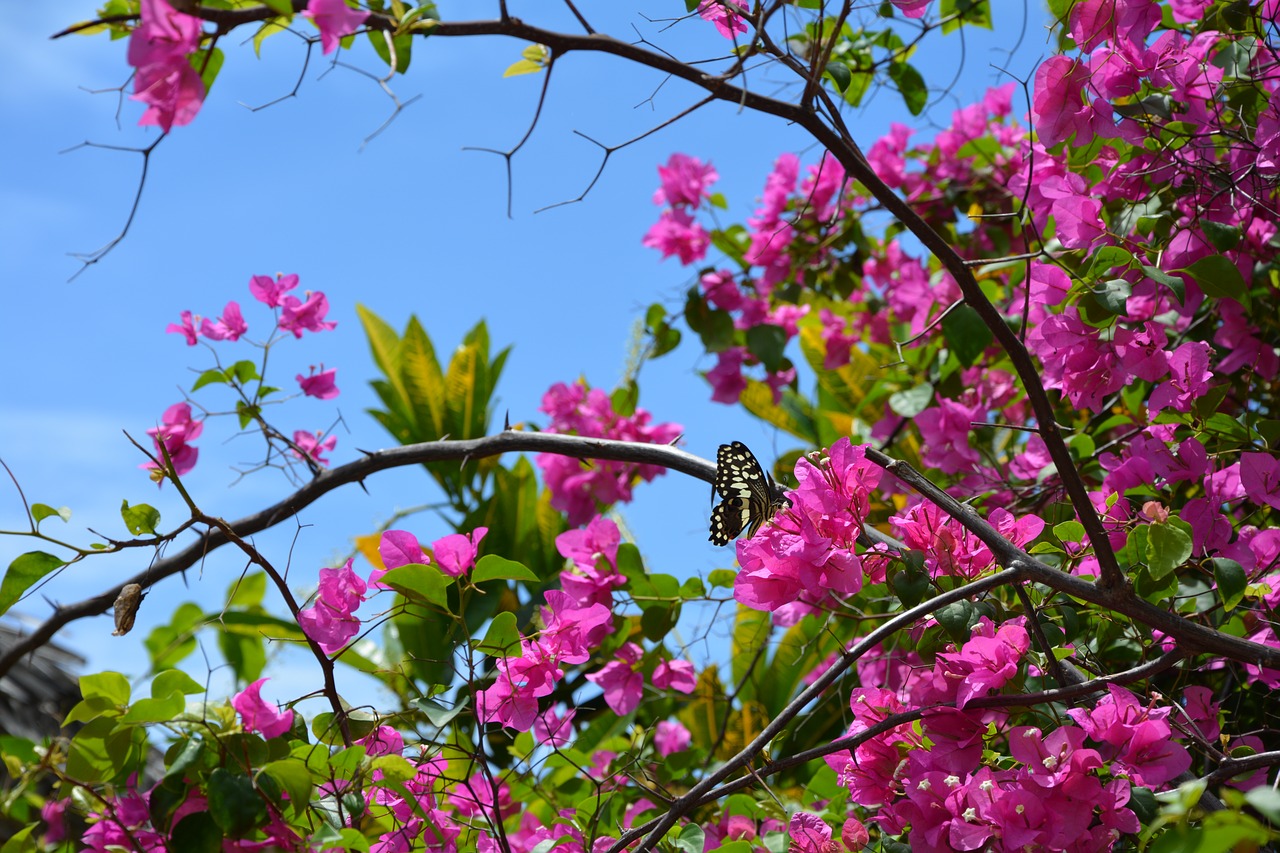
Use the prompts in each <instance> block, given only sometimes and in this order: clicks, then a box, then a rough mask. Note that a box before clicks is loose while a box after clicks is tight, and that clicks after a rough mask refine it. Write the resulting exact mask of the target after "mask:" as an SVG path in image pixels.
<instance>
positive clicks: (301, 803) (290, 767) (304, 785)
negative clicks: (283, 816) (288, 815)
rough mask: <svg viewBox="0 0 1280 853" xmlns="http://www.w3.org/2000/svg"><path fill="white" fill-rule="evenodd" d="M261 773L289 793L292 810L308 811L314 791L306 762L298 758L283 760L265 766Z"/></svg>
mask: <svg viewBox="0 0 1280 853" xmlns="http://www.w3.org/2000/svg"><path fill="white" fill-rule="evenodd" d="M261 772H263V773H265V774H267V775H268V776H270V777H271V778H272V779H274V780H275V781H276V784H278V785H279V786H280V788H281V789H282V790H284V791H286V792H288V794H289V804H290V806H291V807H292V808H294V809H296V810H297V812H299V813H301V812H303V811H305V810H306V808H307V804H308V803H310V802H311V791H312V781H311V773H310V772H309V771H308V770H307V765H306V762H303V761H300V760H299V759H297V758H281V759H279V760H278V761H270V762H267V763H266V764H264V765H263V766H262V771H261Z"/></svg>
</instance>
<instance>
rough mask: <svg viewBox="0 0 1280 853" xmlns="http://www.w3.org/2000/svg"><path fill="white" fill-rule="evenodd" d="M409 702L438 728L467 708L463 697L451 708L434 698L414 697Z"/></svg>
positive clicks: (447, 723) (441, 727)
mask: <svg viewBox="0 0 1280 853" xmlns="http://www.w3.org/2000/svg"><path fill="white" fill-rule="evenodd" d="M409 704H410V705H412V706H413V707H415V708H417V709H418V710H419V711H421V712H422V713H423V714H425V715H426V717H427V720H428V721H430V723H431V725H433V726H435V727H436V728H438V729H443V728H444V727H445V726H447V725H449V723H451V722H453V718H454V717H456V716H458V715H459V714H461V713H462V712H463V711H465V710H466V709H467V701H466V699H465V698H464V699H463V701H461V702H459V703H458V704H457V705H454V706H453V707H452V708H446V707H445V706H444V705H441V704H440V703H439V702H437V701H435V700H434V699H414V700H412V701H411V702H410V703H409Z"/></svg>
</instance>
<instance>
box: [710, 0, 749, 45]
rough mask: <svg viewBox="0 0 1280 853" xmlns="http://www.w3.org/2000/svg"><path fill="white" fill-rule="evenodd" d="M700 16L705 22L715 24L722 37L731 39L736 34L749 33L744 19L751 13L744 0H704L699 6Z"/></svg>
mask: <svg viewBox="0 0 1280 853" xmlns="http://www.w3.org/2000/svg"><path fill="white" fill-rule="evenodd" d="M698 14H699V15H701V16H702V19H703V20H704V21H710V22H711V23H713V24H715V25H716V29H717V30H719V31H720V35H722V36H724V37H725V38H727V39H731V38H733V37H734V35H735V34H736V33H745V32H746V31H747V22H746V21H744V20H743V17H744V16H746V15H748V14H750V13H749V12H748V11H747V5H746V3H745V2H743V0H702V2H701V3H699V4H698Z"/></svg>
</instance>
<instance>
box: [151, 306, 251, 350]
mask: <svg viewBox="0 0 1280 853" xmlns="http://www.w3.org/2000/svg"><path fill="white" fill-rule="evenodd" d="M185 319H186V318H185V317H184V318H183V320H184V321H185ZM170 328H171V329H172V328H173V327H172V326H170ZM247 331H249V324H248V323H246V322H245V321H244V316H243V315H242V314H241V313H240V303H238V302H228V303H227V307H226V308H224V309H222V316H221V317H219V318H218V322H216V323H211V322H209V321H208V320H207V319H206V320H205V321H204V322H202V323H201V324H200V334H202V335H204V336H205V337H206V338H208V339H209V340H211V341H238V340H240V337H241V336H242V335H243V334H244V333H245V332H247ZM188 343H191V341H188Z"/></svg>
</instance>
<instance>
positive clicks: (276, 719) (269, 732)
mask: <svg viewBox="0 0 1280 853" xmlns="http://www.w3.org/2000/svg"><path fill="white" fill-rule="evenodd" d="M266 681H267V679H265V678H259V679H258V680H257V681H255V682H253V683H252V684H250V685H249V686H248V687H246V688H245V689H244V690H241V691H240V692H239V693H237V694H236V695H235V697H234V698H232V700H231V707H233V708H235V709H236V711H237V712H238V713H239V714H240V719H241V720H242V721H243V722H244V730H245V731H247V732H261V733H262V736H263V737H266V738H273V737H277V736H279V735H282V734H284V733H285V732H287V731H289V727H290V726H291V725H293V711H292V710H290V709H288V708H285V709H283V710H281V708H280V707H279V706H278V705H272V704H271V703H270V702H266V701H264V700H263V698H262V697H261V696H260V695H259V693H260V691H261V690H262V685H263V684H264V683H265V682H266Z"/></svg>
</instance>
